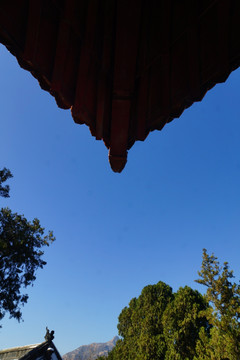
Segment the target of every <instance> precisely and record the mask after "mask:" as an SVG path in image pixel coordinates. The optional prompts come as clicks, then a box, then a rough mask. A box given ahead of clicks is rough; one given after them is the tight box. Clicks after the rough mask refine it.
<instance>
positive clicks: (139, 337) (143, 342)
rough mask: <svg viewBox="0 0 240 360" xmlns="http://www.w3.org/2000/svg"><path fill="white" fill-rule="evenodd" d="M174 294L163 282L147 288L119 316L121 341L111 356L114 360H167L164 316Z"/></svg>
mask: <svg viewBox="0 0 240 360" xmlns="http://www.w3.org/2000/svg"><path fill="white" fill-rule="evenodd" d="M172 298H173V294H172V289H171V288H170V286H168V285H166V284H165V283H163V282H161V281H160V282H158V283H157V284H156V285H148V286H146V287H144V289H143V290H142V293H141V295H140V296H139V297H138V298H133V299H132V300H131V301H130V303H129V306H128V307H125V308H124V309H123V310H122V312H121V314H120V315H119V322H118V331H119V335H120V336H121V337H122V339H121V340H119V341H118V342H117V344H116V347H115V348H114V349H113V350H112V351H111V352H110V354H109V357H108V359H109V360H110V359H111V360H112V359H114V360H120V359H121V360H140V359H141V360H150V359H151V360H152V359H155V360H160V359H164V357H165V352H166V344H165V340H164V335H163V323H162V316H163V313H164V310H165V309H166V307H167V305H168V303H169V302H170V301H172Z"/></svg>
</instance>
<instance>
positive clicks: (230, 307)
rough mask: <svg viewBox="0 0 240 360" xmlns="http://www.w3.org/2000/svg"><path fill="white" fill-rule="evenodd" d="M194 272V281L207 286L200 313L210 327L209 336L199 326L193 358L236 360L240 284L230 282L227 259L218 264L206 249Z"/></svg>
mask: <svg viewBox="0 0 240 360" xmlns="http://www.w3.org/2000/svg"><path fill="white" fill-rule="evenodd" d="M198 275H199V279H198V280H196V282H197V283H199V284H202V285H204V286H205V287H206V288H207V291H206V294H205V299H206V301H207V302H208V303H209V305H210V306H209V307H208V309H207V310H206V311H205V312H204V315H205V316H206V318H207V319H208V321H209V323H210V324H211V325H212V329H211V331H210V336H207V334H206V333H205V331H204V330H203V329H202V331H201V334H200V341H199V342H198V345H197V354H198V357H196V359H199V360H205V359H229V360H236V359H240V322H239V320H240V285H239V284H237V283H236V282H234V281H233V278H234V275H233V271H232V270H230V269H229V265H228V262H224V263H223V265H222V266H221V265H220V264H219V261H218V259H217V257H215V256H214V254H212V255H208V254H207V250H206V249H203V260H202V268H201V271H199V272H198ZM206 356H207V357H206Z"/></svg>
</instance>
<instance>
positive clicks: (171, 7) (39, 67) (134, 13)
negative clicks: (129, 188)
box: [0, 0, 240, 172]
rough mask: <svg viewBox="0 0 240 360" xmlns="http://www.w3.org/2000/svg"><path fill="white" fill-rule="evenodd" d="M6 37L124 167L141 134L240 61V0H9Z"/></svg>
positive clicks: (2, 19)
mask: <svg viewBox="0 0 240 360" xmlns="http://www.w3.org/2000/svg"><path fill="white" fill-rule="evenodd" d="M0 42H2V43H3V44H4V45H6V47H7V48H8V49H9V50H10V52H11V53H12V54H13V55H15V56H16V58H17V59H18V62H19V64H20V65H21V66H22V67H23V68H24V69H26V70H29V71H30V72H31V73H32V74H33V76H35V77H36V78H37V79H38V81H39V83H40V86H41V87H42V88H43V89H44V90H47V91H48V92H49V93H50V94H52V95H53V96H54V97H55V99H56V102H57V104H58V106H59V107H61V108H64V109H68V108H71V112H72V116H73V118H74V120H75V122H76V123H78V124H83V123H84V124H86V125H88V126H89V128H90V131H91V133H92V135H93V136H95V137H96V139H102V140H103V141H104V143H105V145H106V146H107V148H109V160H110V164H111V167H112V169H113V170H114V171H116V172H120V171H122V169H123V168H124V166H125V163H126V159H127V151H128V150H129V149H130V148H131V146H132V145H133V144H134V142H135V141H136V140H144V139H145V138H146V136H147V135H148V133H149V132H150V131H152V130H155V129H158V130H161V129H162V128H163V126H164V125H165V124H166V123H168V122H170V121H171V120H173V119H174V118H177V117H179V116H180V115H181V113H182V112H183V110H184V109H185V108H187V107H189V106H190V105H192V103H193V102H195V101H200V100H201V99H202V97H203V96H204V94H205V93H206V91H208V90H209V89H211V88H212V87H213V86H214V85H215V84H216V83H219V82H223V81H225V80H226V78H227V77H228V75H229V74H230V73H231V71H232V70H234V69H236V68H237V67H238V66H239V65H240V1H239V0H8V1H5V0H3V1H0ZM2 70H3V69H2Z"/></svg>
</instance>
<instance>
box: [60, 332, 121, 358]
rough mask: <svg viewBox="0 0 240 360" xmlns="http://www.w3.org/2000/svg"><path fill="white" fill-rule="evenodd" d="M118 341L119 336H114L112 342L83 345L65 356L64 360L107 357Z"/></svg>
mask: <svg viewBox="0 0 240 360" xmlns="http://www.w3.org/2000/svg"><path fill="white" fill-rule="evenodd" d="M118 339H119V338H118V336H114V338H113V339H112V340H110V341H108V342H106V343H92V344H90V345H82V346H80V347H79V348H77V349H75V350H73V351H70V352H69V353H67V354H65V355H63V360H95V359H96V358H97V356H99V355H101V356H103V355H107V353H108V352H109V351H110V350H112V349H113V348H114V346H115V345H116V342H117V340H118Z"/></svg>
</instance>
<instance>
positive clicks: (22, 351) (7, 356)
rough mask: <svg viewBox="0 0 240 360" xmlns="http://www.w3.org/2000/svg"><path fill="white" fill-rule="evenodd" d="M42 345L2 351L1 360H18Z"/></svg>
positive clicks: (0, 352) (0, 351)
mask: <svg viewBox="0 0 240 360" xmlns="http://www.w3.org/2000/svg"><path fill="white" fill-rule="evenodd" d="M39 345H40V344H34V345H26V346H20V347H15V348H11V349H5V350H0V360H18V359H21V358H22V357H23V356H24V355H26V354H27V353H29V352H30V351H31V350H33V349H35V348H36V347H38V346H39Z"/></svg>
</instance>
